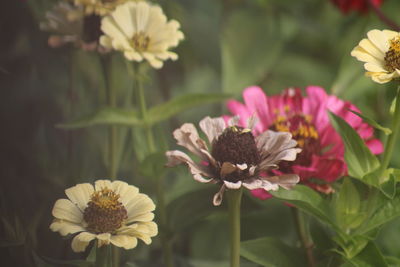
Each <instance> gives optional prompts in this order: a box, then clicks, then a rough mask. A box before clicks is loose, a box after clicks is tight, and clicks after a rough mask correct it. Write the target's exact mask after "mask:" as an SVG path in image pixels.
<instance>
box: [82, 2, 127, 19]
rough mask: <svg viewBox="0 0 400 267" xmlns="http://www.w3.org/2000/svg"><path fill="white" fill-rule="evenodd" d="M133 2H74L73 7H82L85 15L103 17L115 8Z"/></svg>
mask: <svg viewBox="0 0 400 267" xmlns="http://www.w3.org/2000/svg"><path fill="white" fill-rule="evenodd" d="M128 1H135V0H75V1H74V2H75V5H78V6H83V7H84V8H85V13H87V14H93V13H94V14H97V15H101V16H104V15H106V14H108V13H110V12H111V11H113V10H114V9H115V8H116V7H117V6H119V5H121V4H123V3H125V2H128Z"/></svg>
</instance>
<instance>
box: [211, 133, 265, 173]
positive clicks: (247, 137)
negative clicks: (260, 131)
mask: <svg viewBox="0 0 400 267" xmlns="http://www.w3.org/2000/svg"><path fill="white" fill-rule="evenodd" d="M211 155H212V156H213V157H214V158H215V159H216V160H217V161H218V162H220V163H224V162H230V163H232V164H243V163H246V164H247V165H249V166H250V165H257V164H258V163H260V155H259V152H258V149H257V146H256V142H255V140H254V136H253V134H252V133H251V131H250V130H249V129H244V128H242V127H239V126H232V127H229V128H226V129H225V131H224V132H223V133H222V134H221V135H220V136H219V137H218V139H217V140H216V141H214V143H213V146H212V152H211Z"/></svg>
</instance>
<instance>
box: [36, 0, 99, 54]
mask: <svg viewBox="0 0 400 267" xmlns="http://www.w3.org/2000/svg"><path fill="white" fill-rule="evenodd" d="M40 28H41V29H42V30H44V31H48V32H51V33H53V35H51V36H50V37H49V40H48V43H49V46H50V47H53V48H57V47H60V46H63V45H65V44H68V43H71V44H73V45H74V46H76V47H79V48H82V49H84V50H87V51H93V50H96V49H98V51H99V52H106V49H104V48H102V47H100V46H99V39H100V36H101V34H102V32H101V30H100V17H99V16H97V15H85V14H84V12H83V9H82V7H76V6H72V5H71V4H69V3H65V2H60V3H59V4H58V5H56V6H54V8H53V9H52V10H50V11H48V12H46V21H44V22H42V23H41V24H40Z"/></svg>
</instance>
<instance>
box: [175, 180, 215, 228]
mask: <svg viewBox="0 0 400 267" xmlns="http://www.w3.org/2000/svg"><path fill="white" fill-rule="evenodd" d="M217 190H218V188H217V187H215V186H210V187H208V186H207V187H206V188H204V189H201V190H197V191H192V192H188V193H186V194H183V195H182V196H180V197H178V198H176V199H174V200H173V201H171V202H170V203H169V204H168V206H167V213H168V219H169V225H170V226H171V227H172V228H173V230H174V231H183V230H185V229H187V228H188V227H189V226H191V225H193V224H195V223H198V222H199V221H200V220H201V219H203V218H205V217H206V216H207V215H209V214H210V213H211V212H212V211H215V207H214V206H213V204H212V198H213V196H214V194H215V193H216V191H217Z"/></svg>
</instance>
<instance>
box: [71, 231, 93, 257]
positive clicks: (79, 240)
mask: <svg viewBox="0 0 400 267" xmlns="http://www.w3.org/2000/svg"><path fill="white" fill-rule="evenodd" d="M95 238H96V235H95V234H92V233H89V232H82V233H80V234H78V235H77V236H75V237H74V239H72V243H71V247H72V250H73V251H74V252H83V251H85V249H86V247H87V246H88V245H89V243H90V241H92V240H93V239H95Z"/></svg>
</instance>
